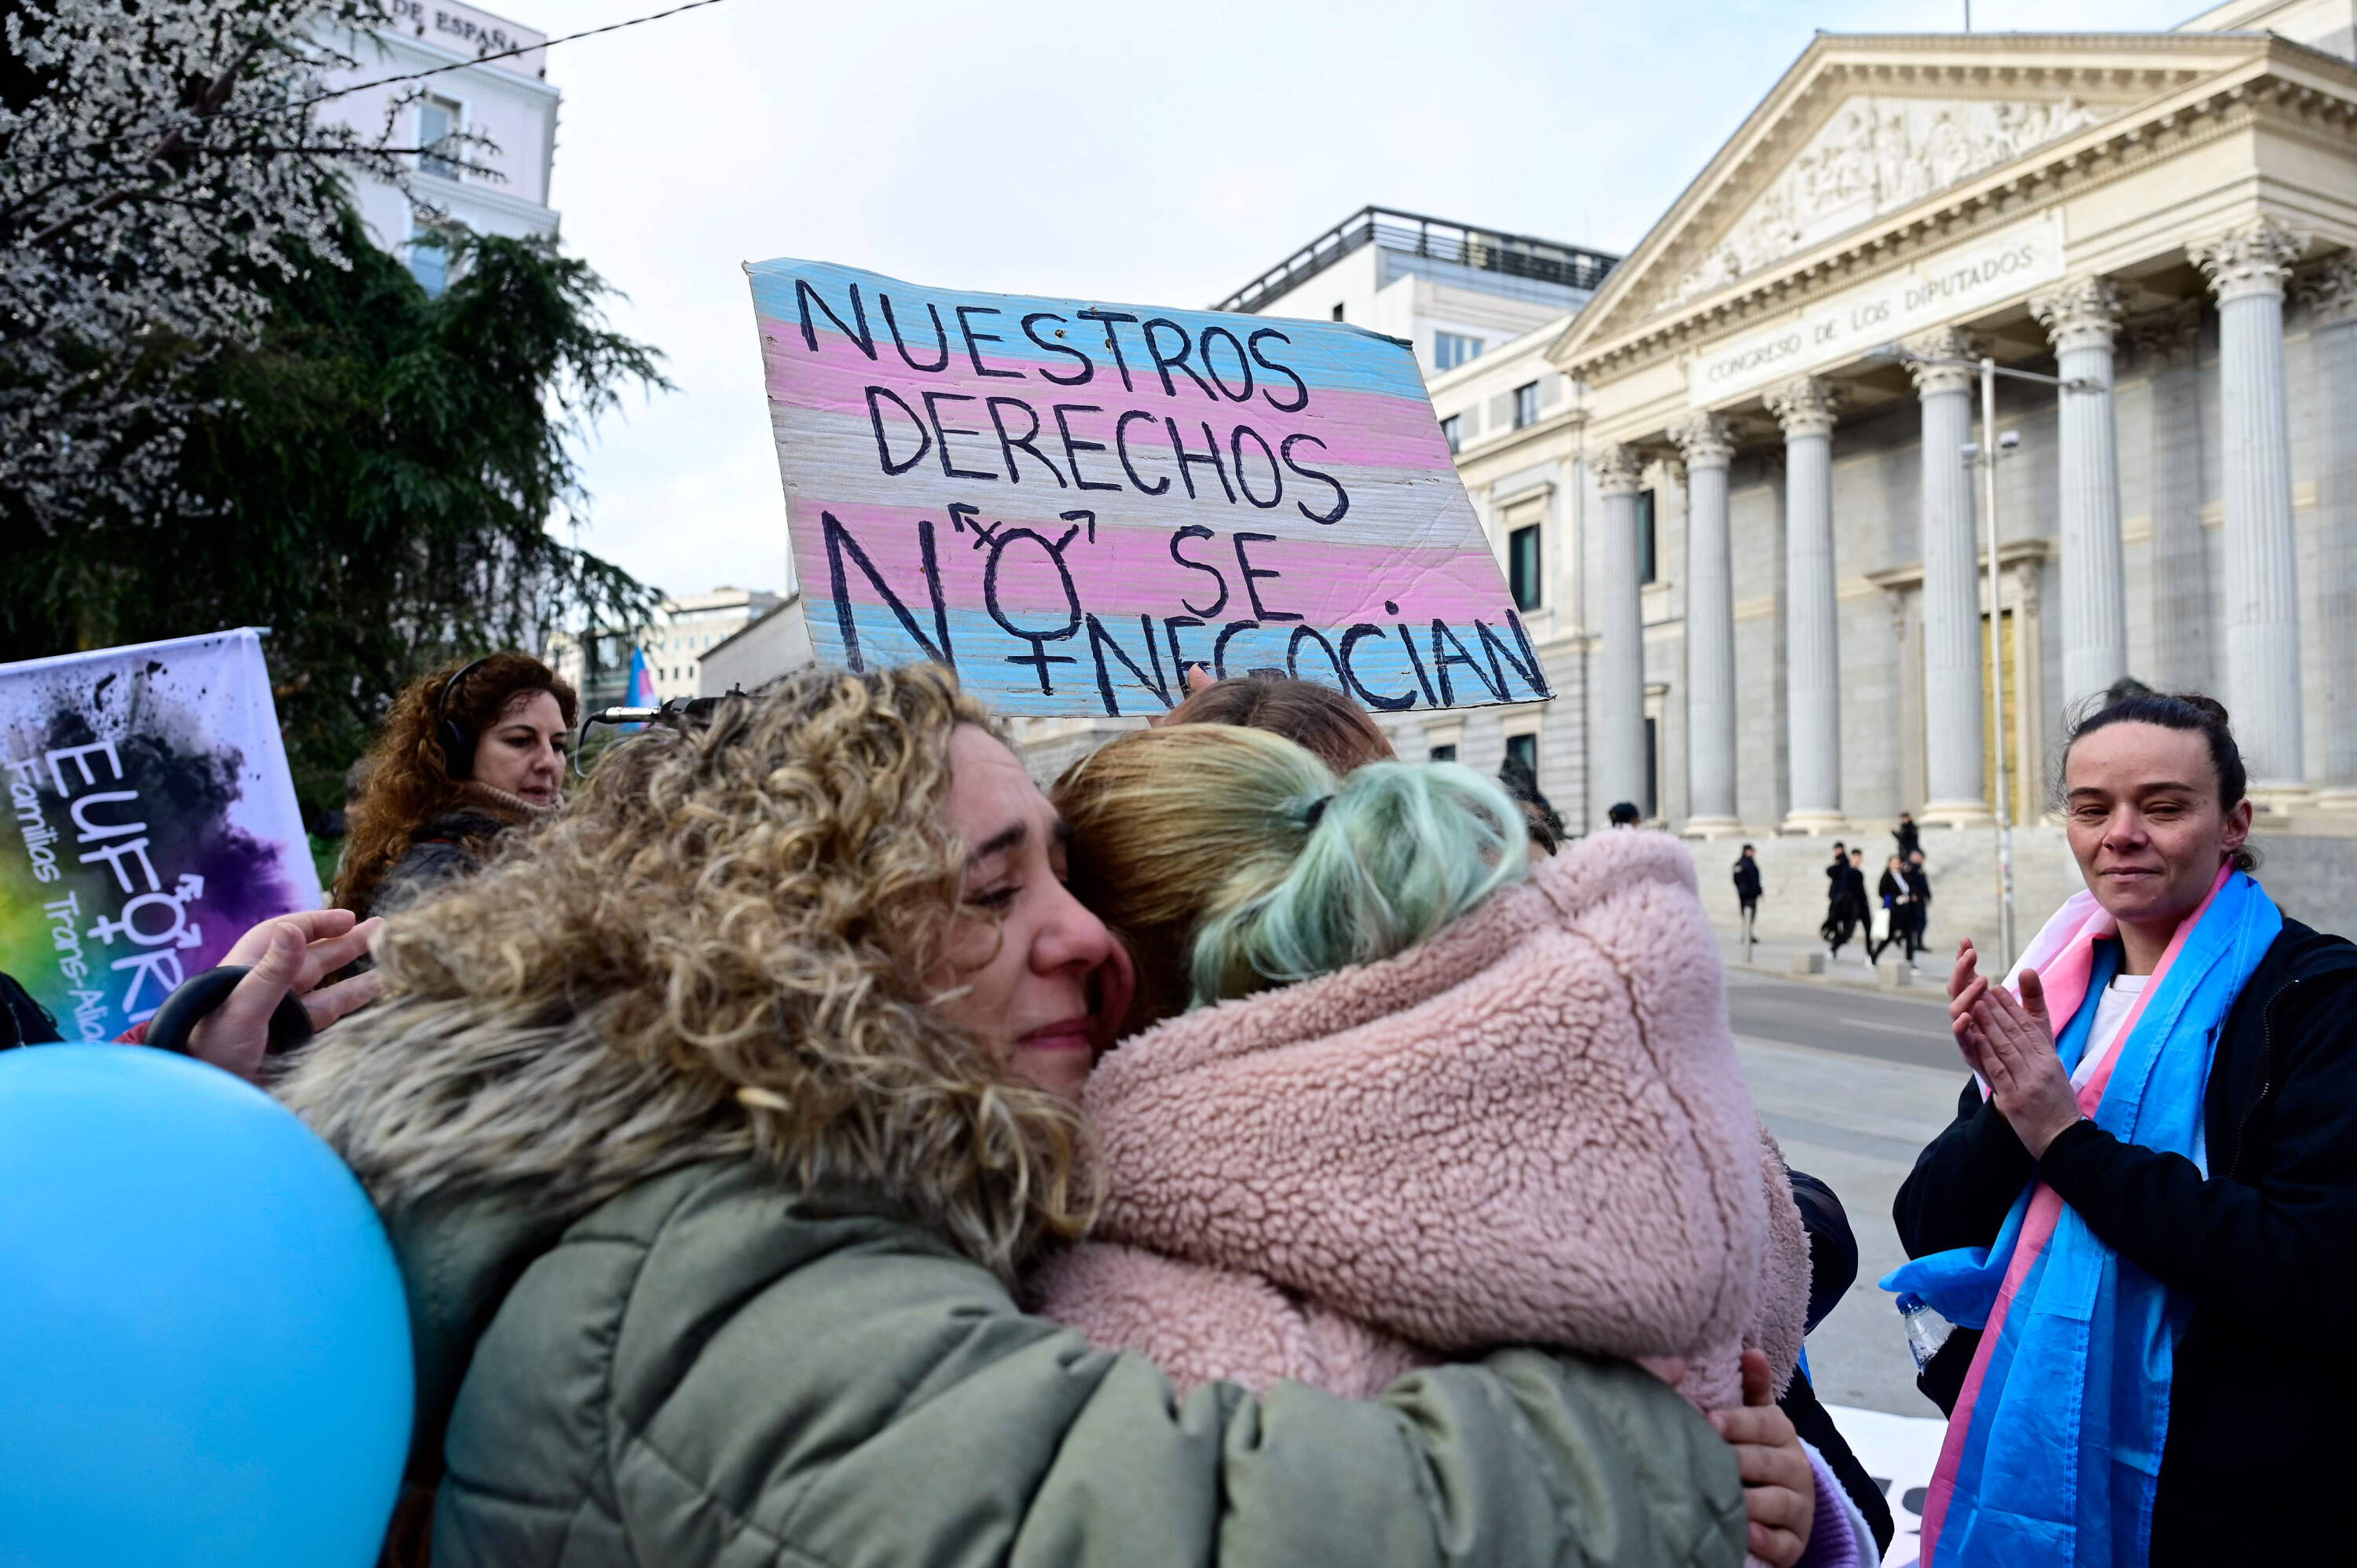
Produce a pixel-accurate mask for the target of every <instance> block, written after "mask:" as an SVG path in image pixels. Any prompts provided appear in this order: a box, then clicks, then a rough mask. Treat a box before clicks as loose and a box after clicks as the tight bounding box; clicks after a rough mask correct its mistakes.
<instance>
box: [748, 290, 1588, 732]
mask: <svg viewBox="0 0 2357 1568" xmlns="http://www.w3.org/2000/svg"><path fill="white" fill-rule="evenodd" d="M748 271H749V272H750V274H751V276H752V283H753V300H754V307H755V313H756V315H757V317H759V327H760V334H761V344H762V353H763V358H764V361H765V365H766V369H767V373H768V381H769V393H770V413H771V420H772V424H773V426H774V428H775V432H776V435H777V440H778V453H779V465H780V469H781V471H782V474H783V476H784V481H785V490H786V505H787V514H788V519H789V522H790V525H791V529H792V532H793V539H794V546H795V559H796V564H797V567H798V569H799V573H800V575H801V578H802V582H803V584H804V585H805V593H806V599H805V604H806V607H807V613H808V615H809V618H810V629H811V634H812V640H813V645H814V646H815V647H816V649H817V650H818V652H819V656H820V657H821V658H823V659H826V660H833V661H836V662H840V663H844V664H847V665H850V666H852V667H853V668H855V669H856V668H866V667H869V666H874V665H880V664H889V663H897V662H903V661H907V660H920V659H922V660H933V661H935V662H938V663H942V664H947V665H950V666H951V667H952V668H954V669H955V670H956V671H958V672H959V674H960V676H961V677H962V678H963V681H964V682H965V683H966V684H967V686H968V687H969V688H971V689H973V690H974V691H976V692H978V693H983V694H985V695H986V696H988V697H989V698H990V699H991V700H992V701H993V703H996V705H998V706H999V707H1001V708H1003V709H1004V710H1006V711H1007V712H1010V713H1028V714H1077V713H1086V714H1152V713H1156V712H1160V711H1163V710H1166V709H1168V708H1169V707H1171V706H1172V705H1174V704H1175V703H1178V702H1179V701H1180V700H1182V699H1183V697H1184V696H1185V694H1186V693H1185V690H1184V675H1183V671H1184V670H1185V667H1186V666H1187V665H1189V664H1190V663H1194V662H1199V661H1202V662H1208V663H1209V664H1210V665H1211V670H1212V672H1213V673H1214V675H1218V676H1225V675H1227V674H1229V673H1231V672H1232V671H1242V670H1243V669H1246V668H1249V667H1266V666H1274V667H1278V668H1282V669H1284V670H1285V671H1288V672H1289V673H1291V674H1294V675H1296V676H1298V677H1300V678H1301V679H1304V680H1311V681H1318V682H1322V683H1324V684H1327V685H1329V686H1333V687H1335V688H1337V689H1339V690H1340V691H1342V692H1344V693H1348V694H1349V695H1350V696H1351V697H1352V698H1354V699H1355V700H1357V701H1358V702H1360V703H1364V704H1365V705H1367V706H1368V707H1370V708H1373V709H1377V710H1379V711H1400V710H1405V709H1410V708H1445V707H1463V706H1470V705H1474V704H1477V703H1502V702H1529V701H1535V700H1538V699H1542V698H1544V697H1547V696H1549V695H1551V694H1552V693H1551V692H1550V691H1549V689H1548V686H1547V682H1546V677H1545V674H1544V671H1543V670H1542V669H1541V668H1540V665H1539V661H1538V658H1537V655H1536V654H1535V652H1534V650H1533V649H1532V647H1531V643H1530V639H1529V637H1528V635H1527V634H1526V633H1525V631H1524V629H1523V625H1522V622H1521V619H1520V618H1519V617H1518V616H1516V614H1515V613H1514V609H1513V606H1512V599H1511V598H1510V597H1509V596H1508V594H1507V592H1506V588H1505V585H1504V582H1503V581H1502V579H1501V576H1500V574H1499V570H1498V565H1497V562H1496V559H1495V557H1494V556H1493V555H1492V554H1491V549H1490V545H1489V542H1488V541H1487V540H1486V539H1485V538H1484V536H1483V534H1482V532H1481V527H1480V521H1478V520H1477V519H1476V518H1475V516H1474V513H1473V509H1472V505H1471V503H1470V502H1469V501H1468V500H1467V499H1466V497H1465V492H1464V489H1463V487H1462V486H1460V485H1459V484H1458V480H1457V473H1456V468H1455V466H1454V464H1453V462H1452V460H1451V458H1450V456H1449V453H1448V444H1447V443H1446V441H1445V440H1444V439H1443V438H1442V436H1441V434H1440V431H1439V427H1438V425H1437V423H1436V422H1435V420H1434V418H1433V413H1432V406H1431V403H1429V401H1427V399H1426V396H1425V392H1424V383H1423V380H1422V377H1421V376H1420V375H1419V373H1418V371H1417V370H1416V366H1415V356H1414V354H1413V353H1412V352H1411V351H1410V350H1409V349H1408V348H1407V347H1406V346H1405V345H1404V344H1401V343H1399V342H1397V341H1396V340H1394V339H1392V338H1382V337H1378V336H1376V335H1374V334H1372V333H1370V332H1365V331H1362V330H1361V329H1360V328H1353V327H1348V326H1343V325H1341V324H1339V323H1329V322H1315V321H1284V322H1281V323H1278V322H1272V321H1269V320H1267V319H1265V318H1263V317H1251V316H1232V315H1222V314H1219V313H1215V312H1209V311H1180V310H1171V311H1154V310H1150V309H1144V308H1116V307H1113V306H1103V305H1099V304H1092V303H1091V302H1088V301H1082V300H1055V299H1032V298H1024V297H1018V296H1012V295H981V294H963V293H956V292H952V291H948V290H940V289H925V288H917V287H913V286H911V285H907V284H903V283H899V282H896V281H895V280H893V279H890V278H886V277H879V276H877V275H876V274H871V273H860V272H854V271H851V270H849V269H846V268H843V267H834V266H828V265H823V264H820V263H808V262H792V261H780V262H764V263H759V264H757V265H755V266H752V267H750V268H748Z"/></svg>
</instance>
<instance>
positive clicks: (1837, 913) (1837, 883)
mask: <svg viewBox="0 0 2357 1568" xmlns="http://www.w3.org/2000/svg"><path fill="white" fill-rule="evenodd" d="M1856 929H1857V919H1856V918H1855V917H1854V916H1852V915H1851V914H1850V912H1849V851H1848V847H1847V846H1846V845H1845V844H1844V843H1842V842H1841V841H1840V840H1839V839H1835V841H1834V859H1833V864H1832V865H1828V866H1826V867H1825V923H1824V925H1822V926H1819V927H1818V928H1817V934H1818V935H1819V936H1821V937H1823V938H1824V940H1825V945H1826V947H1828V948H1829V949H1831V950H1832V956H1833V957H1834V958H1835V959H1838V958H1840V957H1841V950H1842V949H1843V947H1844V946H1845V945H1846V944H1847V943H1848V941H1849V939H1850V936H1851V934H1852V933H1853V932H1854V931H1855V930H1856Z"/></svg>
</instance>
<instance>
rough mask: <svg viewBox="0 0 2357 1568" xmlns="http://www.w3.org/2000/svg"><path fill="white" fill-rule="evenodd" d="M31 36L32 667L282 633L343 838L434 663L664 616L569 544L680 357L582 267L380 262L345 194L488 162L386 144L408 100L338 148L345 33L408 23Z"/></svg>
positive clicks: (15, 247) (1, 517) (210, 18)
mask: <svg viewBox="0 0 2357 1568" xmlns="http://www.w3.org/2000/svg"><path fill="white" fill-rule="evenodd" d="M10 5H14V6H15V7H16V9H15V10H14V11H13V12H11V11H10V10H9V9H8V7H9V6H10ZM0 15H5V17H6V23H5V28H0V42H4V43H5V49H0V662H5V661H8V660H23V659H36V658H41V657H45V656H47V655H51V654H56V653H62V652H66V651H68V650H72V649H76V648H101V647H110V646H114V645H117V644H121V643H127V642H145V641H150V640H155V639H163V638H170V637H182V636H187V635H189V634H191V633H197V632H208V631H218V630H220V629H221V628H223V627H231V626H267V627H269V628H272V630H271V637H270V639H269V641H268V643H267V644H265V645H264V654H265V656H266V657H267V658H268V660H269V661H270V671H271V679H272V685H273V688H274V694H275V698H276V703H277V710H278V715H279V722H280V728H281V732H282V734H283V735H284V736H285V743H286V752H287V757H288V760H289V762H290V763H291V764H292V766H293V769H294V773H295V779H296V789H297V790H298V792H299V794H300V796H301V798H302V800H304V802H305V805H306V807H307V809H311V810H313V811H315V812H321V811H327V810H328V809H330V808H332V807H333V806H335V805H336V804H337V803H338V802H339V800H341V798H342V785H343V778H344V773H345V769H346V768H349V767H350V764H351V762H352V760H353V759H354V758H355V757H358V756H359V755H360V754H361V751H362V750H363V749H364V748H365V747H366V746H367V744H368V741H369V738H370V736H371V734H372V733H373V731H374V730H375V728H376V727H377V725H380V724H381V723H382V720H383V716H384V714H385V711H386V709H387V707H388V706H389V705H390V703H392V702H393V697H394V694H395V693H398V692H399V691H400V690H401V689H402V687H403V686H404V684H406V683H407V682H409V681H411V680H412V679H414V677H415V676H416V675H418V674H419V673H421V672H423V671H425V669H427V668H430V667H431V666H433V665H434V664H435V663H436V662H439V661H441V660H447V659H452V658H464V657H467V656H468V655H471V654H478V653H488V652H490V651H491V650H494V649H498V648H511V647H522V648H539V647H542V646H544V645H545V642H546V639H548V637H549V636H550V635H551V634H552V633H553V632H554V630H556V629H558V628H590V627H634V626H643V625H646V624H647V621H648V618H649V617H650V616H651V615H652V614H653V613H654V607H655V604H656V601H657V600H658V599H659V598H660V593H659V591H658V590H657V589H655V588H653V587H652V586H651V585H645V584H641V583H640V582H638V581H637V580H636V579H635V578H633V577H632V576H631V575H630V574H629V573H628V572H626V571H624V570H623V569H622V568H620V567H619V566H618V565H615V564H613V563H611V562H608V561H606V560H603V559H601V558H600V557H598V556H597V555H595V554H592V553H589V552H588V551H587V550H585V549H583V548H581V547H580V545H579V544H578V543H577V542H573V541H570V540H568V539H566V538H565V537H563V536H562V535H561V533H560V532H559V529H558V528H557V527H556V526H555V525H557V524H559V523H560V522H565V521H569V522H570V523H571V525H572V530H571V532H573V533H575V534H576V535H577V534H578V532H579V531H580V530H581V528H582V527H584V526H585V525H586V523H587V501H588V497H587V492H586V491H585V490H584V489H583V488H582V486H581V483H580V471H579V444H580V441H581V440H582V438H583V437H585V436H586V435H587V431H588V428H589V426H590V425H591V424H594V423H595V422H596V420H597V419H598V418H599V417H600V416H602V415H603V414H604V413H607V412H608V411H610V410H612V409H613V408H614V407H615V406H616V404H617V403H618V401H619V398H620V396H621V395H622V393H623V392H624V391H625V390H626V389H628V388H630V387H632V386H640V387H644V388H646V389H648V390H649V391H654V390H659V389H661V388H662V387H664V386H665V385H666V384H667V383H665V381H663V379H662V372H661V370H660V365H659V360H660V358H661V357H660V355H658V354H657V353H656V351H655V350H654V349H651V348H650V347H649V346H647V345H645V344H642V343H639V342H636V341H634V340H632V339H631V338H628V337H626V336H624V335H623V334H621V333H619V332H617V331H615V330H614V329H613V328H611V327H610V326H609V325H608V323H607V321H606V318H605V314H604V304H605V302H606V301H607V300H608V298H610V297H612V296H613V291H612V290H611V289H610V288H608V285H606V283H605V281H604V280H603V279H601V278H600V277H599V276H598V275H597V273H596V272H595V271H593V270H592V269H591V268H590V267H589V265H588V264H587V263H586V262H584V261H583V260H582V259H580V258H579V257H576V256H569V255H566V254H565V253H564V252H562V250H561V249H560V248H559V247H558V246H557V244H556V243H555V242H554V241H553V240H549V239H542V238H533V239H523V240H518V239H510V238H503V237H501V236H499V235H495V234H470V233H467V232H465V231H463V230H459V229H457V228H453V229H451V230H450V231H449V232H448V233H447V252H448V260H449V269H448V274H449V275H448V279H447V286H446V287H444V288H442V289H440V290H438V291H436V292H435V293H432V294H429V293H428V292H427V291H426V290H425V287H424V286H423V285H421V284H420V283H419V282H418V280H417V279H416V278H415V277H414V276H413V275H412V274H411V273H410V271H409V269H408V268H407V267H406V266H404V264H403V263H402V262H401V261H400V260H399V259H398V258H397V257H395V256H393V255H392V254H390V253H388V252H384V251H382V250H381V249H379V248H378V247H377V246H376V245H374V244H372V243H371V241H370V239H369V235H368V232H367V230H366V228H365V226H364V225H363V224H362V222H361V218H360V215H359V214H358V212H356V211H355V210H354V209H353V208H352V205H351V201H350V195H349V192H348V190H347V189H346V188H345V185H344V173H343V171H345V170H356V171H359V172H361V173H364V174H368V175H371V176H374V177H380V178H386V179H391V180H393V181H395V182H396V183H398V182H400V181H401V180H402V179H403V177H404V172H405V170H406V169H407V167H408V166H409V160H410V159H411V158H412V157H413V156H419V155H425V154H430V155H431V156H434V157H435V158H436V159H437V160H442V161H447V162H449V163H454V164H457V166H459V168H460V169H461V171H462V172H465V173H467V174H468V175H470V176H479V175H481V174H483V173H484V172H486V171H483V170H480V169H479V168H478V167H477V166H475V165H474V164H473V162H472V161H471V157H470V147H483V146H487V145H488V144H486V143H483V142H482V141H481V140H480V139H479V138H475V137H470V136H463V135H461V136H452V137H446V138H444V139H442V140H440V141H437V142H436V143H435V144H434V145H432V146H430V147H395V146H392V145H389V138H390V134H391V133H390V127H391V126H392V125H393V124H398V123H399V122H400V118H401V117H400V116H399V113H398V112H399V110H400V109H401V108H402V107H403V106H404V103H405V102H407V100H398V101H396V102H395V104H394V105H393V112H392V113H388V115H387V118H386V127H387V129H386V131H385V133H384V134H379V135H377V136H374V137H372V138H371V137H368V136H364V135H361V134H356V133H354V132H352V131H350V130H349V129H347V128H345V127H343V126H341V125H339V124H333V123H328V124H321V123H319V117H318V116H317V115H316V114H315V113H314V111H315V110H316V109H317V107H318V105H319V104H320V103H321V102H323V101H324V100H325V98H326V95H327V93H328V91H329V88H328V85H327V84H325V83H323V80H322V79H323V78H324V77H327V76H328V73H330V72H331V71H338V70H341V71H342V72H344V73H345V79H346V80H351V79H352V78H355V77H361V76H368V75H372V74H374V73H373V72H371V71H363V70H361V69H360V68H359V67H357V66H356V65H355V64H354V63H353V62H352V61H350V60H349V59H345V58H344V57H342V56H341V55H339V53H337V52H336V51H335V50H334V49H333V48H330V47H328V44H326V43H323V42H322V41H321V40H323V39H327V40H335V39H342V38H357V37H358V35H356V34H354V33H351V32H348V31H347V29H348V28H356V27H358V28H364V27H368V26H369V25H370V24H371V22H376V21H381V20H382V15H383V7H382V0H310V3H309V4H307V5H306V4H298V3H296V0H0ZM354 47H355V48H360V47H362V46H361V45H360V44H358V43H357V42H355V45H354ZM328 118H329V119H330V121H332V115H331V114H330V115H329V116H328ZM597 641H598V639H594V638H593V639H589V646H590V647H591V648H593V649H594V648H595V647H596V646H597Z"/></svg>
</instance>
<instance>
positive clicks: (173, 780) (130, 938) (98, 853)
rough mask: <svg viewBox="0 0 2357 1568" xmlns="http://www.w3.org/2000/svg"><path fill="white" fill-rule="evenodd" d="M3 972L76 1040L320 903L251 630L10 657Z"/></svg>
mask: <svg viewBox="0 0 2357 1568" xmlns="http://www.w3.org/2000/svg"><path fill="white" fill-rule="evenodd" d="M0 771H5V776H6V779H7V785H8V806H9V812H10V818H11V831H10V832H7V833H6V834H5V835H0V970H5V971H6V972H8V973H10V974H13V975H15V976H16V979H17V980H18V981H19V982H20V983H22V984H23V985H24V987H25V989H26V990H27V991H29V992H31V993H33V996H34V997H35V999H36V1000H38V1002H39V1003H40V1004H42V1005H43V1006H45V1007H47V1008H48V1010H49V1011H50V1012H51V1013H52V1014H54V1015H56V1016H57V1020H58V1027H59V1032H60V1033H61V1034H63V1035H64V1036H65V1037H66V1038H67V1039H69V1040H107V1039H113V1037H114V1036H116V1035H118V1034H120V1033H122V1032H123V1031H124V1029H126V1028H128V1027H129V1026H132V1025H133V1024H136V1023H138V1022H140V1021H141V1020H143V1019H145V1018H146V1017H147V1016H148V1015H150V1014H152V1013H154V1012H155V1011H156V1007H157V1006H158V1005H160V1004H162V1002H163V1000H164V998H165V997H166V996H167V995H169V994H170V993H171V992H172V988H173V987H174V986H176V985H178V984H179V983H180V982H181V981H182V980H184V979H186V978H187V977H188V976H189V975H192V974H200V973H202V972H204V971H206V970H208V969H210V968H211V967H212V966H213V965H215V964H217V963H219V962H220V961H221V954H222V953H223V952H225V951H226V950H228V948H229V946H230V944H231V942H233V941H235V940H237V939H238V938H239V937H240V936H241V935H242V934H243V933H244V931H245V930H246V929H247V928H248V927H250V926H252V925H253V924H254V923H255V922H257V921H260V920H264V919H267V918H270V917H271V916H273V915H283V914H286V913H288V912H290V911H292V910H296V909H308V908H317V905H318V902H319V879H318V874H317V871H316V870H315V869H314V868H313V866H312V864H311V855H310V850H309V842H308V840H307V838H306V837H305V835H304V832H303V820H302V815H301V812H300V811H298V809H297V808H296V803H295V786H294V781H293V780H292V779H290V778H289V777H288V775H287V771H286V754H285V749H284V747H283V746H282V745H281V744H280V741H279V736H278V717H277V714H276V712H275V710H274V707H273V705H272V703H271V700H270V677H269V672H268V671H267V670H266V669H265V668H264V664H263V660H262V641H261V635H260V634H259V633H258V632H256V631H254V630H253V629H251V628H248V629H245V630H241V631H231V632H222V633H221V634H219V635H217V636H212V637H188V638H180V639H175V640H173V641H170V642H149V643H142V644H140V645H138V646H136V647H132V648H109V649H103V650H100V651H98V652H94V653H69V654H65V655H62V656H60V657H59V658H55V659H36V660H29V661H27V662H25V663H21V664H0Z"/></svg>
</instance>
